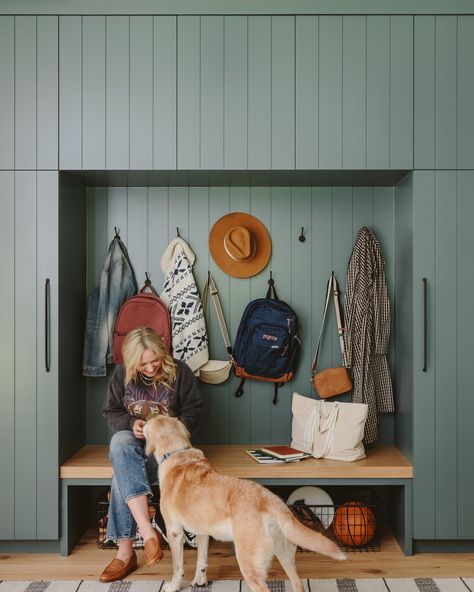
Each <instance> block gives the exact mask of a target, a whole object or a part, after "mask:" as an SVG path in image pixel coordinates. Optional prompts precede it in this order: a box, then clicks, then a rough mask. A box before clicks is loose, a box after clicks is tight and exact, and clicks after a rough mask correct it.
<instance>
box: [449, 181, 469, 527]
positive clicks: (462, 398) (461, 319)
mask: <svg viewBox="0 0 474 592" xmlns="http://www.w3.org/2000/svg"><path fill="white" fill-rule="evenodd" d="M473 185H474V171H460V172H458V219H457V224H458V227H457V230H458V240H457V254H458V274H457V280H458V284H457V288H458V292H457V302H456V303H454V302H451V307H453V306H456V305H457V312H458V314H457V319H456V320H454V318H453V317H452V318H453V321H454V322H456V323H457V356H458V368H457V369H458V383H457V387H458V400H457V402H458V406H457V414H458V438H457V454H458V458H457V463H458V465H457V466H458V484H457V485H458V504H459V505H458V531H457V534H458V537H459V538H461V539H472V533H473V531H474V513H473V512H472V491H473V490H474V463H473V462H472V418H473V417H474V398H473V396H472V380H471V370H472V335H473V333H474V321H473V316H472V294H473V293H474V274H473V273H472V252H473V250H474V235H473V232H472V221H473V220H474V200H473V199H472V187H473ZM453 292H454V290H453ZM450 310H452V308H450ZM451 445H452V446H455V445H456V442H452V443H451ZM453 486H454V484H453Z"/></svg>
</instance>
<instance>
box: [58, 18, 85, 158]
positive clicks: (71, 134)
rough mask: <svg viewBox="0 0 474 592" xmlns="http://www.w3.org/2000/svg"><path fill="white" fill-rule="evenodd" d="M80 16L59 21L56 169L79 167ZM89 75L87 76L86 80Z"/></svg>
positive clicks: (80, 139) (80, 156) (80, 95)
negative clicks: (57, 153) (57, 156)
mask: <svg viewBox="0 0 474 592" xmlns="http://www.w3.org/2000/svg"><path fill="white" fill-rule="evenodd" d="M81 56H82V17H80V16H62V17H60V18H59V168H60V169H81V168H82V148H81V146H82V99H81V97H82V59H81ZM87 79H88V74H86V80H87Z"/></svg>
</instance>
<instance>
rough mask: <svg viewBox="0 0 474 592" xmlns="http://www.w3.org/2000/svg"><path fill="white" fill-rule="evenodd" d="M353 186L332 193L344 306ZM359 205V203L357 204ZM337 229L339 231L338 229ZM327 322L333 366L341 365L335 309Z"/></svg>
mask: <svg viewBox="0 0 474 592" xmlns="http://www.w3.org/2000/svg"><path fill="white" fill-rule="evenodd" d="M352 191H353V188H352V187H333V193H332V204H333V205H332V227H333V232H332V249H331V250H332V266H331V270H334V273H335V275H336V278H337V279H338V282H339V284H340V290H341V297H340V303H341V306H344V293H345V288H344V287H345V284H346V272H347V263H348V262H349V258H350V255H351V252H352V246H353V244H354V241H353V240H352V234H353V222H352V217H353V211H352V207H353V199H352ZM356 207H357V205H356ZM336 229H337V231H336ZM328 279H329V274H328V276H327V278H324V280H323V281H321V288H323V285H324V286H325V285H326V282H327V280H328ZM331 307H332V308H333V309H334V305H333V304H332V302H331ZM327 321H329V322H327V324H326V346H327V347H329V346H330V351H331V366H335V365H340V360H341V350H340V345H339V339H338V337H337V323H336V315H335V312H334V310H331V314H330V315H329V318H328V319H327Z"/></svg>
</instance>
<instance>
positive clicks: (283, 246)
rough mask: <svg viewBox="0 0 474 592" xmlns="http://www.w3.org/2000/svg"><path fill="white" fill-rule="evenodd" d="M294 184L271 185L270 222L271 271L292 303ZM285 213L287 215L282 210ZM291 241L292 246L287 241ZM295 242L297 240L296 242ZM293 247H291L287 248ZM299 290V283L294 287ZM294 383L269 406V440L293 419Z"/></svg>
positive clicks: (281, 294) (278, 287)
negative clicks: (292, 185) (292, 206)
mask: <svg viewBox="0 0 474 592" xmlns="http://www.w3.org/2000/svg"><path fill="white" fill-rule="evenodd" d="M291 194H292V189H291V187H272V189H271V206H270V207H271V210H270V215H271V224H270V228H269V232H270V236H271V237H273V238H272V256H271V259H270V265H269V268H268V270H267V271H266V273H267V279H268V272H269V270H271V271H272V273H273V279H274V280H275V287H276V291H277V294H278V298H280V299H281V300H284V301H285V302H288V304H290V305H291V299H292V293H293V285H292V281H291V280H292V275H291V271H292V267H291V252H292V243H291V238H292V234H291V214H290V212H291V201H292V195H291ZM283 212H285V214H284V215H282V213H283ZM289 241H290V245H288V242H289ZM293 244H294V243H293ZM288 246H290V248H288ZM295 289H296V290H297V289H298V288H297V286H295ZM269 387H270V396H271V398H273V393H274V386H273V384H270V385H269ZM292 391H293V384H291V383H286V384H284V385H283V386H282V387H281V388H279V389H278V405H273V404H272V405H271V406H270V421H271V425H270V441H271V442H272V443H276V442H278V441H279V440H280V438H281V434H283V433H285V431H287V430H288V427H289V420H288V418H291V393H292Z"/></svg>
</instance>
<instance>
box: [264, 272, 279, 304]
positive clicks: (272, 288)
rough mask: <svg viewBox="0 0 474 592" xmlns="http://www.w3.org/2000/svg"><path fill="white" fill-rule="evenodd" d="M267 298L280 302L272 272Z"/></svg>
mask: <svg viewBox="0 0 474 592" xmlns="http://www.w3.org/2000/svg"><path fill="white" fill-rule="evenodd" d="M266 298H272V299H273V300H278V296H277V293H276V290H275V280H274V279H273V278H272V272H270V279H269V280H268V290H267V295H266Z"/></svg>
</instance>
